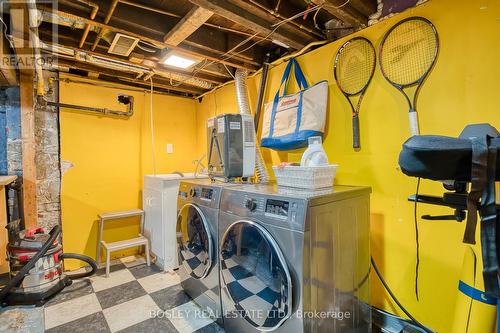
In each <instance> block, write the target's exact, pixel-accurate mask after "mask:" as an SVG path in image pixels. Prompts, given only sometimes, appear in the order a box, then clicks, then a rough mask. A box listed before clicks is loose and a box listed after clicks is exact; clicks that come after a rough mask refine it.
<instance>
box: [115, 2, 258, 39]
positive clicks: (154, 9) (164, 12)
mask: <svg viewBox="0 0 500 333" xmlns="http://www.w3.org/2000/svg"><path fill="white" fill-rule="evenodd" d="M120 3H121V4H124V5H129V6H133V7H136V8H141V9H144V10H147V11H150V12H153V13H158V14H162V15H165V16H170V17H177V18H182V16H181V15H178V14H176V13H172V12H171V11H168V10H166V9H163V8H157V7H152V6H148V5H145V4H142V3H138V2H135V1H130V0H120ZM203 25H205V26H207V27H211V28H215V29H218V30H221V31H225V32H230V33H233V34H236V35H242V36H246V37H251V36H252V35H253V34H251V33H248V32H246V31H241V30H238V29H233V28H229V27H223V26H220V25H217V24H212V23H210V22H204V23H203ZM260 37H264V36H260ZM260 37H259V38H260ZM256 38H257V37H256Z"/></svg>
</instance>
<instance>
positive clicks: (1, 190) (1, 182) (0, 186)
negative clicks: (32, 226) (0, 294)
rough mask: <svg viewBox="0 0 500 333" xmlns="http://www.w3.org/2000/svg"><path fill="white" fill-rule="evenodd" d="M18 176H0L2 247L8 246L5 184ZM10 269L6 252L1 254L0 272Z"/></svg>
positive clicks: (0, 246) (0, 238) (0, 244)
mask: <svg viewBox="0 0 500 333" xmlns="http://www.w3.org/2000/svg"><path fill="white" fill-rule="evenodd" d="M16 178H17V177H16V176H0V226H1V227H0V230H1V231H0V248H1V249H5V248H6V246H7V241H8V237H7V229H5V228H4V227H5V226H6V225H7V222H8V221H7V205H6V202H5V198H6V197H5V186H7V185H9V184H10V183H12V182H13V181H14V180H16ZM8 271H9V263H8V262H7V260H6V258H5V255H4V253H2V254H1V255H0V274H3V273H6V272H8Z"/></svg>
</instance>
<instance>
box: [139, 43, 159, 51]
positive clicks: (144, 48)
mask: <svg viewBox="0 0 500 333" xmlns="http://www.w3.org/2000/svg"><path fill="white" fill-rule="evenodd" d="M136 47H138V48H139V49H141V50H143V51H145V52H149V53H156V52H158V49H150V48H148V47H145V46H142V45H141V44H140V43H138V44H137V45H136Z"/></svg>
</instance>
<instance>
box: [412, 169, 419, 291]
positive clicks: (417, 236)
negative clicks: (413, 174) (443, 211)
mask: <svg viewBox="0 0 500 333" xmlns="http://www.w3.org/2000/svg"><path fill="white" fill-rule="evenodd" d="M419 190H420V177H419V178H418V181H417V189H416V191H415V193H416V198H417V199H418V192H419ZM417 201H418V200H415V206H414V207H413V218H414V222H415V243H416V246H417V251H416V257H417V259H416V263H415V296H416V297H417V301H418V300H419V299H418V271H419V267H420V240H419V233H418V216H417Z"/></svg>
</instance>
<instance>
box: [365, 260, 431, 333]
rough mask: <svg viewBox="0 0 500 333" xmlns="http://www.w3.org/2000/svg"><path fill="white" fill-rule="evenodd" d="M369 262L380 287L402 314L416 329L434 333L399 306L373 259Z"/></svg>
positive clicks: (399, 303)
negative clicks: (380, 284)
mask: <svg viewBox="0 0 500 333" xmlns="http://www.w3.org/2000/svg"><path fill="white" fill-rule="evenodd" d="M371 262H372V267H373V269H374V270H375V273H376V274H377V276H378V278H379V280H380V282H382V285H383V286H384V288H385V290H387V292H388V293H389V296H391V298H392V300H393V301H394V302H395V303H396V305H397V306H398V307H399V308H400V309H401V310H402V311H403V312H404V314H405V315H406V316H408V318H410V320H411V321H412V322H413V323H414V324H415V325H417V326H418V327H420V328H421V329H422V330H424V331H425V332H427V333H436V332H435V331H433V330H431V329H429V328H427V327H426V326H424V325H423V324H422V323H420V322H419V321H418V320H417V319H415V317H413V316H412V315H411V313H410V312H409V311H408V310H406V308H405V307H404V306H403V305H402V304H401V302H399V300H398V299H397V298H396V295H394V293H393V292H392V290H391V288H389V285H388V284H387V282H386V281H385V279H384V277H383V276H382V274H381V273H380V270H379V269H378V267H377V264H375V260H374V259H373V257H371Z"/></svg>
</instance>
